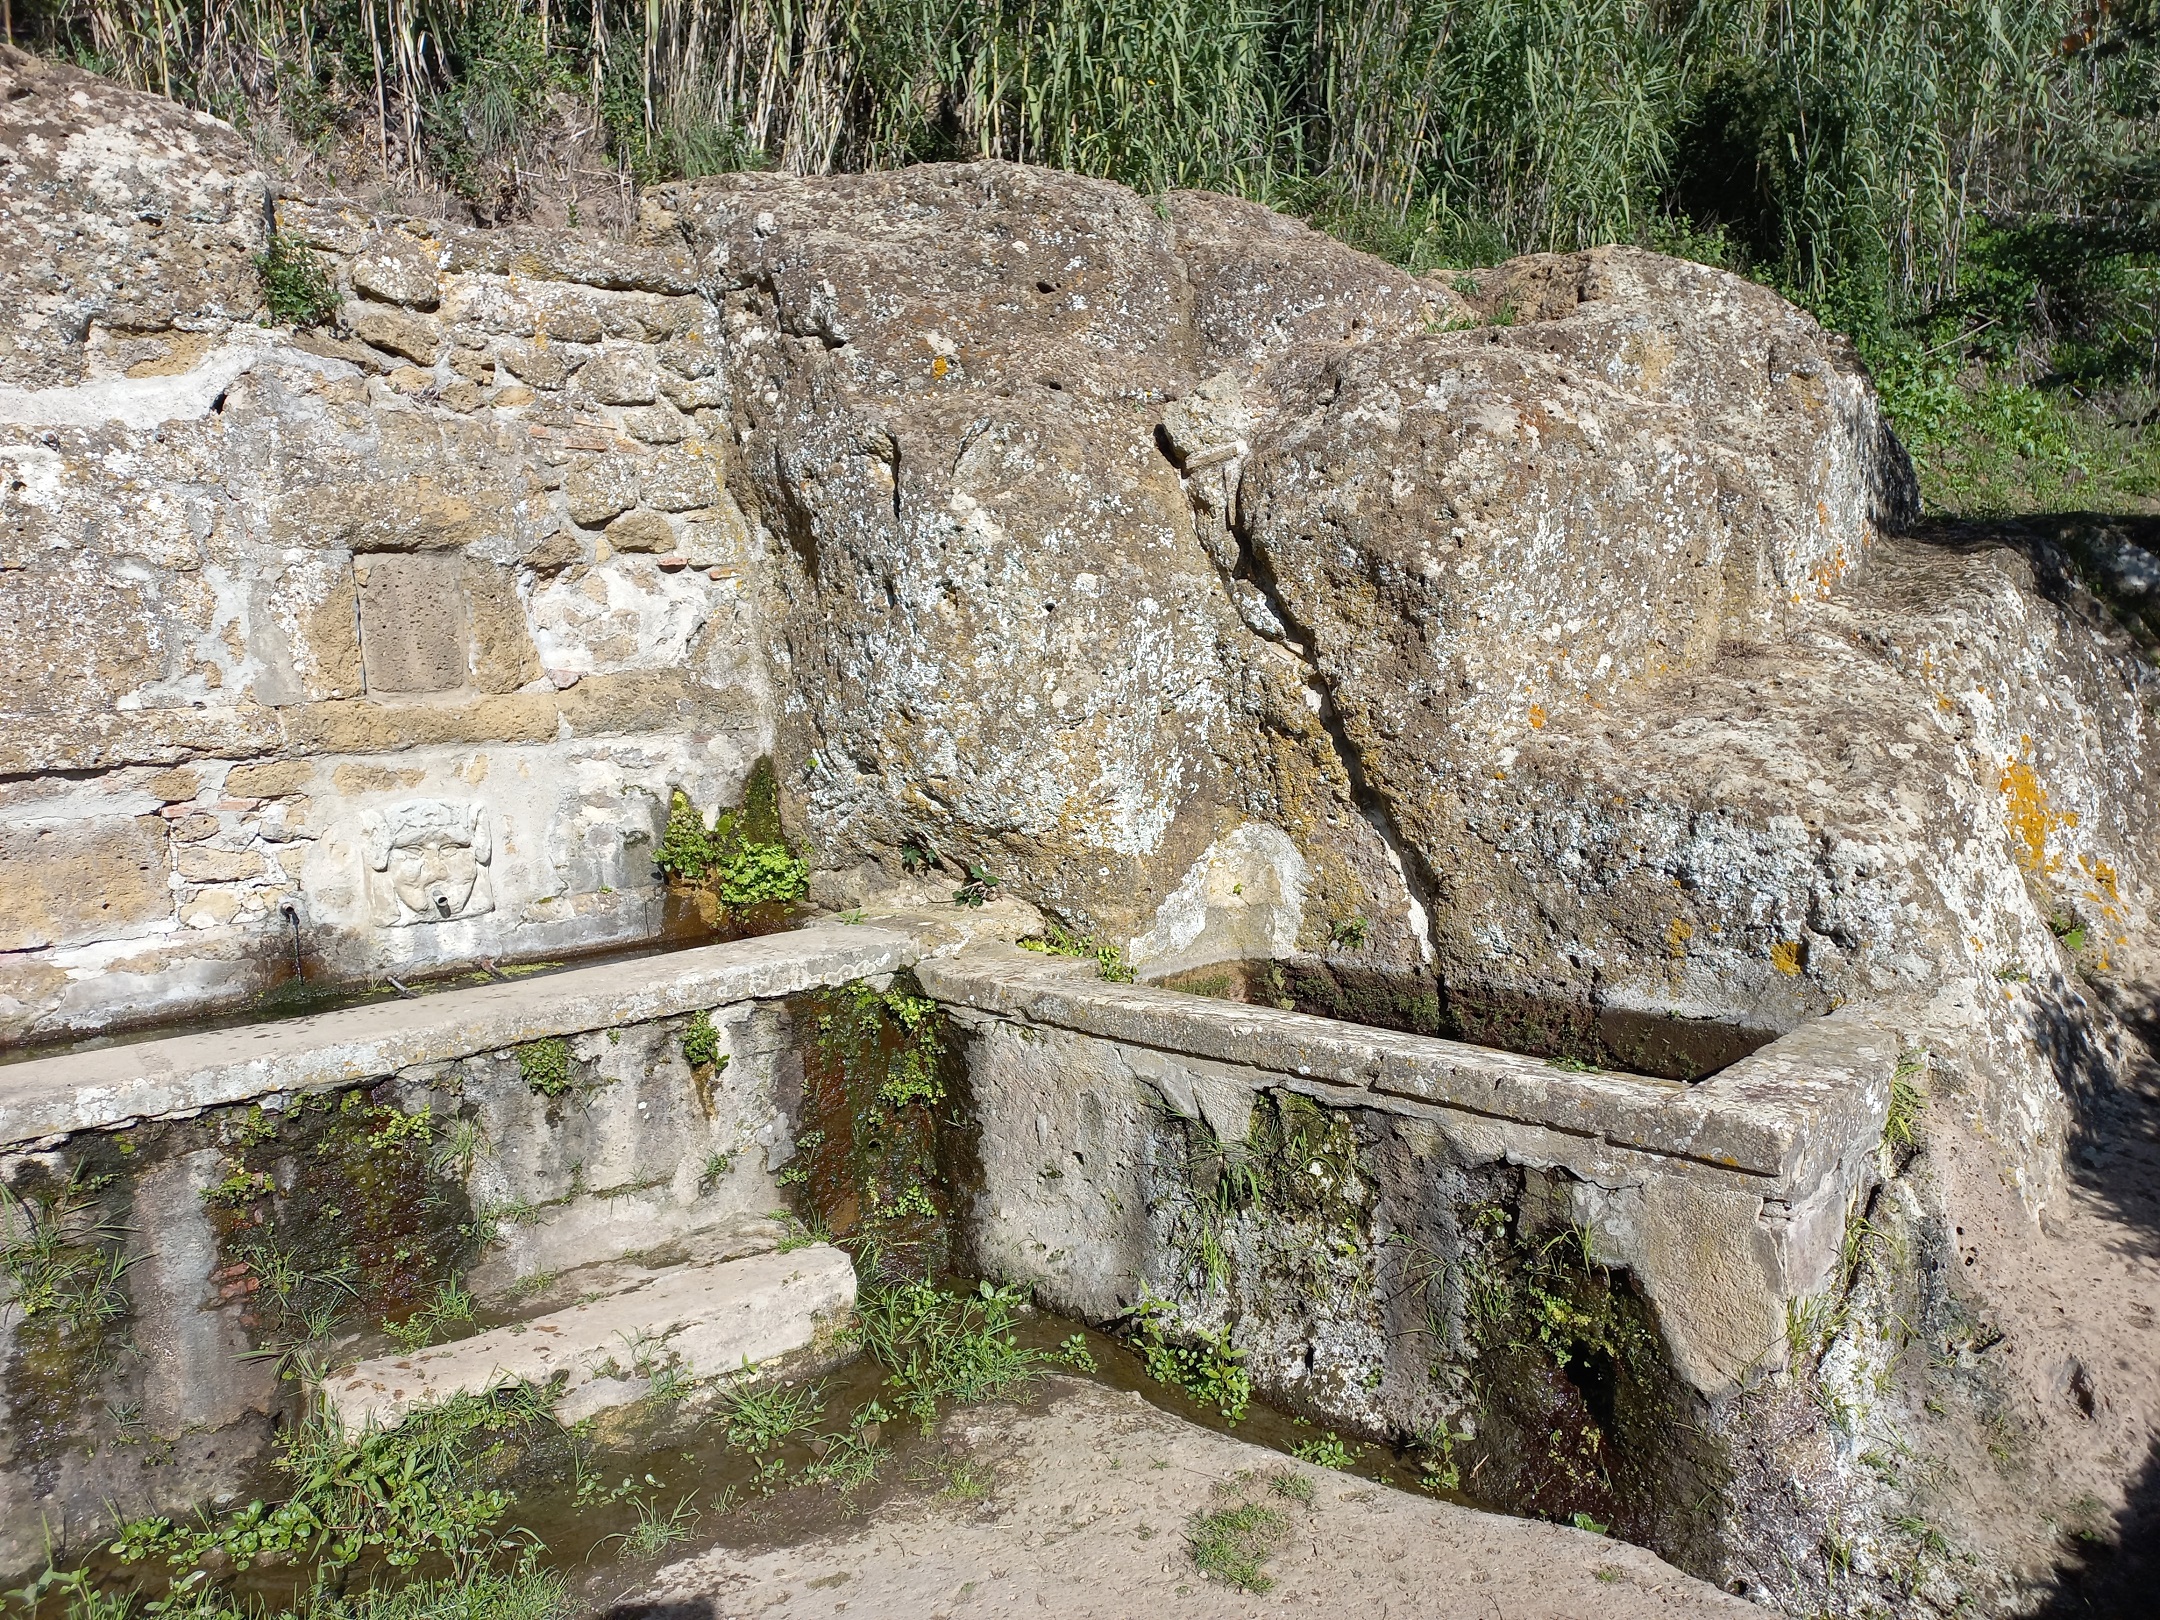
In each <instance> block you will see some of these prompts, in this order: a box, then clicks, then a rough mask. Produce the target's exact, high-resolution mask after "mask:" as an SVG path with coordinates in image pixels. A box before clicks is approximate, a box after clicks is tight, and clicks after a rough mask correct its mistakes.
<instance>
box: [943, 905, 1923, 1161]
mask: <svg viewBox="0 0 2160 1620" xmlns="http://www.w3.org/2000/svg"><path fill="white" fill-rule="evenodd" d="M916 976H917V977H918V978H919V979H920V980H921V981H922V985H923V988H924V989H925V990H927V991H928V992H929V993H930V994H931V995H932V996H934V997H935V998H937V999H938V1000H939V1001H943V1002H947V1003H950V1004H955V1005H959V1006H964V1007H968V1008H971V1009H973V1010H975V1011H977V1012H980V1013H987V1014H991V1015H994V1016H998V1017H1003V1018H1008V1019H1012V1020H1014V1021H1017V1022H1023V1023H1031V1024H1041V1025H1047V1026H1049V1027H1051V1028H1056V1029H1065V1030H1072V1031H1074V1032H1076V1033H1079V1034H1083V1035H1092V1036H1097V1037H1100V1038H1102V1039H1106V1040H1114V1041H1121V1042H1124V1043H1126V1044H1128V1045H1132V1046H1143V1047H1150V1048H1153V1049H1155V1050H1158V1051H1162V1052H1166V1053H1173V1054H1178V1055H1187V1056H1197V1057H1205V1058H1211V1059H1214V1060H1216V1061H1218V1062H1222V1063H1232V1064H1238V1065H1241V1066H1243V1067H1246V1068H1251V1069H1258V1070H1262V1071H1265V1072H1269V1073H1274V1074H1280V1075H1283V1076H1285V1077H1290V1076H1295V1077H1297V1078H1298V1079H1300V1080H1303V1081H1307V1082H1318V1083H1320V1084H1322V1085H1329V1086H1339V1087H1342V1088H1344V1089H1345V1090H1349V1091H1363V1092H1368V1093H1372V1094H1375V1095H1376V1096H1377V1097H1400V1098H1405V1099H1409V1100H1413V1101H1416V1102H1420V1103H1425V1104H1428V1105H1432V1106H1435V1107H1441V1108H1450V1109H1456V1110H1459V1111H1461V1112H1464V1113H1470V1114H1476V1115H1479V1116H1482V1117H1484V1118H1487V1119H1492V1120H1496V1121H1502V1122H1518V1123H1522V1124H1529V1125H1538V1126H1542V1127H1545V1128H1547V1129H1550V1130H1555V1131H1561V1132H1565V1133H1568V1134H1571V1135H1575V1136H1581V1137H1586V1138H1598V1139H1602V1140H1603V1141H1605V1142H1608V1143H1610V1144H1611V1145H1612V1146H1614V1147H1617V1148H1627V1149H1633V1150H1635V1151H1637V1152H1641V1153H1646V1154H1651V1155H1655V1156H1658V1157H1664V1158H1672V1159H1682V1160H1692V1161H1695V1162H1698V1163H1702V1164H1708V1165H1715V1166H1717V1167H1719V1168H1721V1169H1727V1170H1738V1171H1741V1172H1744V1173H1746V1174H1749V1175H1754V1176H1759V1177H1763V1178H1765V1179H1768V1180H1772V1181H1776V1182H1778V1183H1781V1184H1785V1185H1790V1186H1797V1187H1805V1186H1807V1185H1811V1184H1812V1183H1813V1182H1815V1181H1817V1180H1819V1179H1820V1176H1821V1174H1822V1173H1824V1172H1825V1171H1827V1170H1829V1169H1831V1168H1832V1167H1834V1166H1835V1165H1837V1164H1838V1163H1840V1162H1841V1161H1843V1160H1845V1159H1846V1158H1847V1157H1848V1156H1849V1155H1850V1154H1851V1152H1852V1150H1853V1147H1854V1144H1855V1143H1856V1141H1857V1142H1865V1143H1866V1144H1867V1145H1869V1146H1872V1145H1873V1143H1874V1142H1875V1141H1876V1140H1877V1139H1878V1138H1879V1137H1880V1134H1881V1130H1882V1119H1883V1111H1884V1109H1885V1108H1887V1106H1888V1100H1889V1071H1890V1067H1891V1066H1892V1065H1893V1064H1894V1062H1895V1060H1896V1044H1897V1043H1896V1039H1895V1036H1894V1035H1891V1034H1886V1032H1885V1029H1884V1027H1883V1021H1882V1019H1881V1018H1880V1016H1879V1015H1878V1014H1877V1013H1875V1012H1874V1011H1873V1010H1871V1009H1861V1008H1856V1009H1848V1010H1846V1011H1844V1012H1841V1013H1835V1014H1832V1015H1831V1016H1829V1017H1828V1018H1824V1019H1818V1020H1816V1021H1814V1022H1812V1023H1810V1024H1806V1025H1803V1026H1802V1027H1801V1028H1800V1029H1798V1030H1795V1031H1793V1032H1792V1033H1791V1034H1790V1035H1786V1036H1784V1037H1781V1038H1780V1039H1779V1040H1777V1041H1774V1042H1772V1043H1771V1044H1770V1045H1769V1046H1766V1047H1764V1048H1763V1049H1762V1050H1761V1051H1759V1052H1756V1053H1755V1054H1753V1055H1752V1056H1750V1057H1748V1058H1745V1059H1743V1060H1742V1061H1741V1062H1739V1063H1736V1064H1734V1065H1733V1066H1732V1067H1731V1068H1729V1069H1727V1070H1725V1071H1724V1072H1723V1073H1722V1074H1719V1075H1717V1076H1715V1077H1714V1078H1712V1079H1711V1080H1709V1081H1705V1082H1703V1083H1701V1084H1698V1085H1693V1086H1689V1085H1682V1084H1680V1083H1678V1082H1675V1081H1667V1080H1655V1079H1651V1078H1649V1077H1648V1076H1644V1075H1627V1074H1611V1073H1593V1074H1581V1073H1575V1072H1571V1071H1566V1070H1560V1069H1556V1068H1554V1067H1553V1066H1552V1065H1550V1064H1548V1063H1545V1062H1542V1061H1540V1060H1539V1059H1536V1058H1528V1057H1522V1056H1518V1055H1517V1054H1515V1053H1511V1052H1501V1051H1496V1050H1494V1049H1491V1048H1488V1047H1480V1046H1471V1045H1468V1044H1466V1043H1464V1042H1460V1041H1449V1040H1441V1039H1437V1038H1435V1037H1431V1036H1423V1035H1407V1034H1400V1033H1398V1032H1396V1031H1393V1030H1384V1029H1371V1028H1367V1027H1365V1026H1362V1025H1357V1024H1346V1023H1342V1022H1339V1021H1337V1020H1335V1019H1331V1018H1319V1017H1314V1016H1312V1015H1310V1014H1306V1013H1294V1012H1281V1011H1277V1010H1276V1009H1274V1008H1271V1007H1254V1006H1249V1005H1246V1004H1243V1003H1239V1002H1227V1001H1216V1000H1213V999H1211V998H1209V997H1205V996H1195V995H1190V994H1186V993H1184V992H1180V991H1175V990H1159V989H1154V988H1151V987H1149V986H1146V985H1133V984H1110V983H1106V982H1104V981H1103V980H1101V979H1100V978H1098V977H1097V976H1096V975H1095V972H1094V970H1093V968H1092V966H1091V965H1089V964H1086V963H1083V962H1077V961H1070V960H1059V959H1056V958H1047V959H1046V958H1044V957H1042V956H1039V955H1034V954H1032V953H1029V952H1026V951H1018V950H1009V949H1006V950H1000V949H995V948H990V947H982V948H977V949H974V950H969V951H965V952H962V953H959V954H957V955H953V956H946V957H940V958H937V959H929V958H926V959H924V960H923V961H921V962H920V963H918V964H917V966H916Z"/></svg>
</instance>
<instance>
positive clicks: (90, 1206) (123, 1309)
mask: <svg viewBox="0 0 2160 1620" xmlns="http://www.w3.org/2000/svg"><path fill="white" fill-rule="evenodd" d="M110 1180H111V1178H110V1177H109V1176H86V1175H84V1174H83V1172H82V1169H81V1167H80V1166H78V1167H77V1168H76V1169H75V1170H73V1171H72V1172H70V1173H69V1175H68V1178H67V1180H66V1181H65V1182H63V1183H62V1184H61V1185H60V1186H58V1187H56V1188H53V1189H52V1190H51V1191H49V1192H47V1193H45V1194H43V1195H42V1196H30V1197H25V1196H22V1195H19V1194H17V1193H16V1192H14V1191H13V1190H12V1189H11V1188H9V1187H7V1186H5V1185H0V1276H5V1277H6V1278H7V1280H8V1282H9V1284H10V1285H11V1286H10V1288H9V1298H8V1299H7V1300H6V1301H5V1302H0V1320H4V1319H5V1317H6V1315H7V1313H8V1312H10V1311H13V1312H15V1313H17V1314H19V1315H20V1316H21V1317H22V1319H23V1320H24V1321H34V1320H36V1319H38V1318H41V1317H49V1318H51V1319H52V1320H54V1321H56V1322H58V1323H60V1324H61V1325H62V1326H63V1327H64V1328H65V1329H66V1330H67V1331H69V1332H71V1333H86V1332H92V1331H96V1330H102V1329H103V1328H104V1327H105V1326H106V1325H108V1324H110V1323H112V1322H115V1321H117V1320H119V1319H120V1318H121V1317H123V1316H125V1315H126V1314H127V1313H128V1310H129V1302H128V1293H127V1288H126V1285H125V1283H124V1281H123V1279H124V1278H125V1276H126V1274H127V1269H128V1267H129V1266H131V1265H133V1264H134V1260H133V1259H132V1258H131V1257H129V1256H127V1255H126V1254H124V1253H123V1252H122V1245H123V1243H124V1242H125V1240H126V1237H127V1232H128V1229H127V1228H126V1227H124V1226H121V1225H120V1224H118V1223H117V1222H115V1221H112V1220H110V1219H109V1218H107V1217H106V1216H105V1215H104V1214H103V1213H102V1212H101V1211H100V1209H99V1205H98V1194H99V1193H100V1192H101V1191H103V1189H104V1188H105V1186H106V1185H107V1184H108V1183H109V1181H110Z"/></svg>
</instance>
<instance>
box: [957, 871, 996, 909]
mask: <svg viewBox="0 0 2160 1620" xmlns="http://www.w3.org/2000/svg"><path fill="white" fill-rule="evenodd" d="M997 887H998V880H997V879H996V878H995V877H993V876H991V874H990V873H988V872H985V871H984V870H983V869H982V868H981V867H979V866H977V865H975V864H973V863H972V862H970V863H969V865H968V869H967V881H966V882H965V883H963V884H961V885H960V887H959V888H957V889H955V890H953V897H952V902H953V904H954V905H956V906H978V907H979V906H981V905H983V904H984V903H985V902H986V901H988V900H990V899H992V898H993V897H994V896H995V893H996V890H997Z"/></svg>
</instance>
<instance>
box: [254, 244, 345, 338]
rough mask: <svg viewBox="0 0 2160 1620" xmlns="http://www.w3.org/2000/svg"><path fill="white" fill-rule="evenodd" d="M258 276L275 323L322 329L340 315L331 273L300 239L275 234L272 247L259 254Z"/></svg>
mask: <svg viewBox="0 0 2160 1620" xmlns="http://www.w3.org/2000/svg"><path fill="white" fill-rule="evenodd" d="M255 273H256V274H257V275H258V276H260V277H262V285H263V302H264V303H265V304H266V305H268V306H269V310H270V314H271V318H272V319H274V320H280V321H290V322H292V324H293V325H295V326H320V325H322V324H323V322H325V321H327V320H329V319H330V317H331V316H333V315H335V314H336V313H337V307H338V301H337V289H336V288H335V287H333V286H332V285H331V284H330V276H329V273H328V272H327V271H326V270H324V268H323V265H322V261H321V260H320V259H318V258H316V257H315V254H314V252H313V251H312V250H311V249H310V248H309V247H308V245H307V243H306V242H304V241H302V240H301V239H300V238H299V237H297V236H287V235H285V234H284V233H283V232H276V233H273V234H272V236H271V238H270V241H269V245H268V246H266V247H265V248H264V249H263V250H262V252H260V253H258V254H256V255H255Z"/></svg>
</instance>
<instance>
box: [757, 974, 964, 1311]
mask: <svg viewBox="0 0 2160 1620" xmlns="http://www.w3.org/2000/svg"><path fill="white" fill-rule="evenodd" d="M792 1011H793V1014H794V1016H795V1018H796V1019H797V1020H798V1023H797V1027H798V1028H802V1029H806V1030H807V1031H808V1032H809V1034H810V1036H811V1038H810V1040H809V1041H808V1042H807V1043H806V1045H805V1049H804V1052H803V1111H802V1121H801V1123H802V1127H803V1129H802V1133H801V1135H800V1136H799V1137H798V1138H797V1146H798V1148H799V1149H800V1150H801V1153H802V1157H803V1159H804V1160H805V1161H806V1162H805V1163H804V1164H803V1165H802V1166H801V1167H800V1169H801V1174H800V1176H799V1177H798V1178H796V1179H795V1181H794V1182H793V1183H792V1184H794V1185H798V1186H800V1187H802V1188H803V1191H804V1196H805V1197H806V1198H807V1200H808V1201H809V1203H810V1204H811V1206H812V1211H811V1213H813V1214H814V1215H815V1217H816V1218H817V1219H818V1220H820V1221H822V1222H823V1223H824V1224H825V1225H826V1226H827V1227H828V1228H829V1229H830V1230H831V1232H832V1233H833V1235H834V1236H835V1237H838V1238H842V1239H845V1240H847V1241H848V1242H849V1243H850V1245H851V1246H852V1247H854V1248H855V1249H856V1250H857V1258H858V1261H859V1262H861V1263H863V1264H864V1265H865V1266H866V1267H867V1268H868V1269H869V1270H871V1271H872V1272H873V1273H874V1274H875V1273H877V1272H880V1271H883V1272H887V1273H889V1274H890V1275H891V1276H893V1277H901V1276H909V1277H920V1276H922V1275H924V1274H925V1272H926V1270H935V1269H938V1268H939V1267H942V1266H943V1265H944V1264H946V1263H947V1262H948V1261H949V1259H950V1252H951V1247H952V1245H951V1233H950V1232H949V1230H948V1222H947V1214H948V1210H949V1207H950V1204H951V1201H952V1197H953V1191H954V1185H955V1180H956V1177H957V1175H958V1173H959V1170H960V1161H961V1159H962V1158H963V1157H964V1154H965V1152H966V1145H965V1140H964V1127H963V1125H962V1122H961V1121H960V1120H958V1119H957V1118H955V1117H954V1110H953V1109H952V1107H951V1101H950V1099H951V1094H952V1090H953V1085H952V1079H951V1076H950V1074H949V1072H948V1068H949V1064H950V1063H951V1062H952V1061H953V1059H954V1056H955V1054H954V1051H953V1042H952V1035H951V1027H950V1023H949V1020H948V1019H947V1018H946V1015H945V1014H944V1013H943V1012H942V1011H941V1010H940V1009H939V1008H938V1005H937V1003H935V1002H934V1001H932V1000H930V998H929V997H927V996H924V995H922V994H921V993H920V990H919V987H918V986H916V985H915V984H914V983H913V982H912V981H911V980H909V979H907V978H905V977H903V978H901V979H898V980H896V981H895V982H894V983H893V984H892V985H891V986H890V987H889V988H887V989H885V990H877V989H874V988H872V987H871V986H869V985H867V984H864V983H862V982H860V981H857V982H855V983H853V984H845V985H840V986H837V987H835V988H832V989H827V990H817V991H812V992H811V993H810V994H808V995H806V996H804V997H802V998H800V999H799V1000H798V1001H796V1002H795V1003H794V1004H793V1008H792ZM792 1168H793V1167H791V1169H792Z"/></svg>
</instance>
